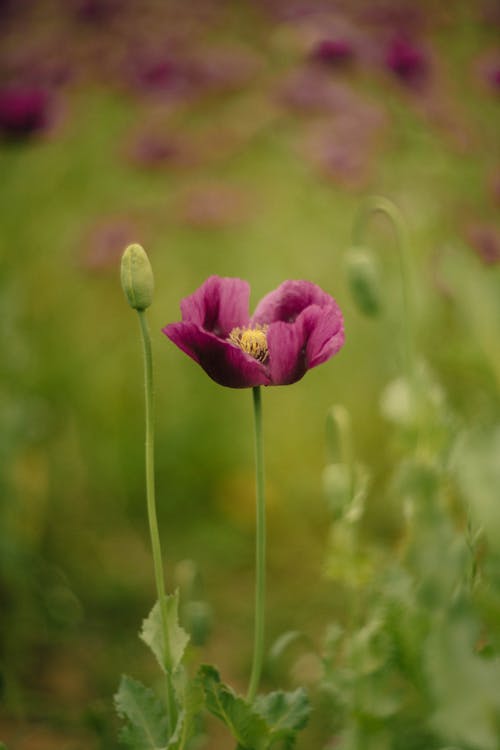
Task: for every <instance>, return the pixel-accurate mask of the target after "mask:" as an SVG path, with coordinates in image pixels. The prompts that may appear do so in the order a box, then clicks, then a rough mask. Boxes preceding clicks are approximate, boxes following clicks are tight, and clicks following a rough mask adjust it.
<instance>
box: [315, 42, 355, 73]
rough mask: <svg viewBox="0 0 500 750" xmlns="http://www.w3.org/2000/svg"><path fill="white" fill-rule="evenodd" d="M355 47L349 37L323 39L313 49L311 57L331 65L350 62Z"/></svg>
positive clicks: (336, 65)
mask: <svg viewBox="0 0 500 750" xmlns="http://www.w3.org/2000/svg"><path fill="white" fill-rule="evenodd" d="M353 56H354V49H353V46H352V44H351V42H349V41H348V40H347V39H321V40H320V41H319V42H318V43H317V44H316V45H315V47H313V49H312V51H311V59H312V60H314V61H315V62H319V63H322V64H324V65H327V66H330V67H339V66H342V65H345V64H346V63H348V62H350V61H351V60H352V59H353Z"/></svg>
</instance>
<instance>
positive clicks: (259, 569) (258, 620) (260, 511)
mask: <svg viewBox="0 0 500 750" xmlns="http://www.w3.org/2000/svg"><path fill="white" fill-rule="evenodd" d="M252 391H253V406H254V418H255V475H256V503H257V506H256V508H257V530H256V555H255V556H256V581H255V636H254V652H253V663H252V671H251V676H250V683H249V686H248V693H247V698H248V700H249V701H250V702H252V701H253V700H254V698H255V695H256V693H257V688H258V686H259V681H260V675H261V672H262V662H263V657H264V617H265V591H266V501H265V495H264V450H263V439H262V407H261V394H260V387H259V386H257V387H255V388H253V389H252Z"/></svg>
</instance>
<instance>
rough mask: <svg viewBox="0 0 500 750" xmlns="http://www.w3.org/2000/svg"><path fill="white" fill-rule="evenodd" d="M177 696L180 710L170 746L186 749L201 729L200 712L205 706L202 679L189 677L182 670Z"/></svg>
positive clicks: (177, 686) (176, 748)
mask: <svg viewBox="0 0 500 750" xmlns="http://www.w3.org/2000/svg"><path fill="white" fill-rule="evenodd" d="M176 696H177V704H178V706H179V707H180V710H179V715H178V718H177V725H176V728H175V732H174V734H173V735H172V739H171V740H170V744H169V748H170V747H171V748H172V750H185V748H187V747H189V743H190V741H191V740H192V739H193V738H194V737H195V736H196V735H197V734H198V733H199V729H200V714H201V712H202V711H203V709H204V707H205V700H204V693H203V687H202V684H201V681H200V680H199V679H198V678H195V679H189V678H188V677H187V676H186V674H185V673H183V672H181V674H180V675H179V677H178V681H177V684H176Z"/></svg>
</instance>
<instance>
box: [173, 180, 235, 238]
mask: <svg viewBox="0 0 500 750" xmlns="http://www.w3.org/2000/svg"><path fill="white" fill-rule="evenodd" d="M177 213H178V215H179V217H180V218H181V220H183V221H184V222H185V223H186V224H190V225H191V226H193V227H196V228H198V229H214V228H218V227H223V226H226V225H228V224H235V223H238V222H239V221H241V220H242V219H244V218H245V216H246V215H247V213H248V202H247V199H246V195H245V194H244V193H243V191H242V190H241V189H240V188H238V187H234V186H233V185H228V184H226V183H224V182H216V181H210V182H204V183H199V184H194V185H191V186H189V187H188V188H186V189H184V190H183V191H182V192H181V193H180V196H179V198H178V201H177Z"/></svg>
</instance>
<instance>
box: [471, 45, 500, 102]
mask: <svg viewBox="0 0 500 750" xmlns="http://www.w3.org/2000/svg"><path fill="white" fill-rule="evenodd" d="M476 69H477V74H478V75H479V77H480V79H481V80H482V81H483V83H485V84H486V85H487V86H488V88H489V89H490V90H492V91H495V92H496V93H497V94H500V49H498V48H494V49H489V50H487V52H485V53H484V54H482V55H481V56H480V58H479V60H478V61H477V62H476Z"/></svg>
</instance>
